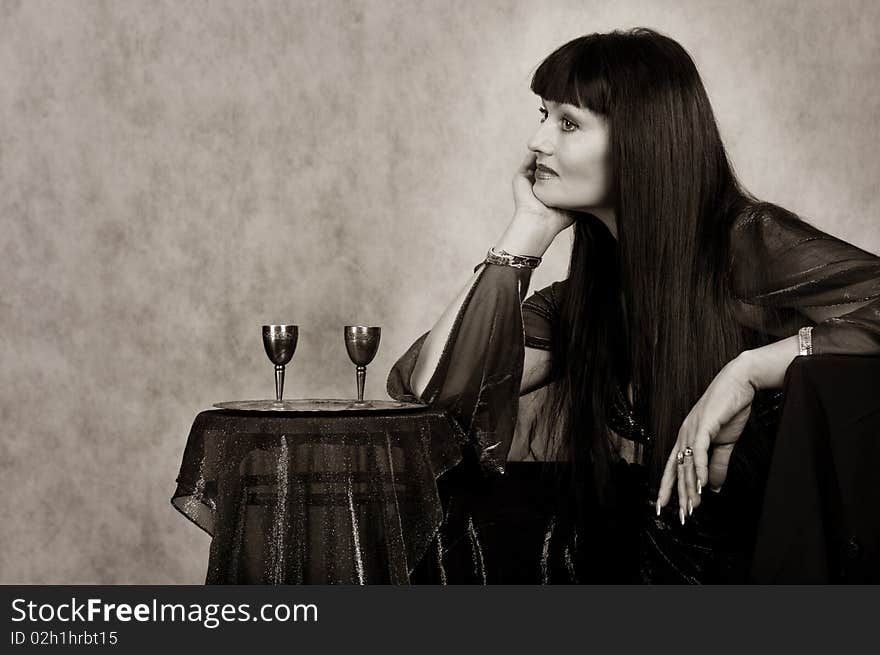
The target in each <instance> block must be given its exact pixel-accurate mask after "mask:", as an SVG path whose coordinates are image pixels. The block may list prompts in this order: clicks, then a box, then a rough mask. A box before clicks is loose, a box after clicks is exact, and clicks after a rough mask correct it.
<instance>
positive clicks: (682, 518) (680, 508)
mask: <svg viewBox="0 0 880 655" xmlns="http://www.w3.org/2000/svg"><path fill="white" fill-rule="evenodd" d="M678 518H680V519H681V524H682V525H684V508H683V507H679V508H678Z"/></svg>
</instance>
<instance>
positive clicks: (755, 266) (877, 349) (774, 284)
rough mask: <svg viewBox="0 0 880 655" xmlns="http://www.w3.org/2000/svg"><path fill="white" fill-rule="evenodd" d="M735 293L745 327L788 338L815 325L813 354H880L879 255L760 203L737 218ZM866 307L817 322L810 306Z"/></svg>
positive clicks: (734, 262)
mask: <svg viewBox="0 0 880 655" xmlns="http://www.w3.org/2000/svg"><path fill="white" fill-rule="evenodd" d="M731 255H732V259H731V264H732V275H731V281H732V288H733V293H734V296H735V297H736V299H737V301H738V303H739V313H740V316H741V319H742V322H743V323H744V324H745V325H747V326H749V327H754V328H756V329H763V330H765V331H766V332H767V333H769V334H773V335H775V336H777V337H780V338H784V337H788V336H791V335H793V334H796V333H797V331H798V329H800V328H801V327H804V326H810V325H812V326H814V327H813V331H812V346H813V353H814V354H864V355H880V257H878V256H877V255H874V254H871V253H869V252H867V251H865V250H862V249H860V248H857V247H856V246H854V245H852V244H849V243H847V242H845V241H842V240H841V239H838V238H836V237H834V236H832V235H830V234H827V233H825V232H822V231H821V230H819V229H818V228H816V227H814V226H812V225H810V224H809V223H808V222H806V221H804V220H802V219H801V218H799V217H798V216H797V215H795V214H793V213H792V212H790V211H788V210H785V209H783V208H781V207H778V206H776V205H772V204H770V203H759V204H757V205H755V206H753V207H752V208H751V209H750V210H749V211H748V212H746V213H744V214H743V215H742V216H740V217H739V218H738V219H737V222H736V224H735V225H734V229H733V232H732V239H731ZM850 303H865V304H864V305H863V306H862V307H858V308H856V309H855V310H853V311H849V312H846V311H845V309H844V310H843V312H844V313H842V314H841V315H837V316H834V317H832V318H828V319H825V320H822V321H820V322H819V323H815V322H814V321H812V320H811V319H810V318H809V317H808V316H807V315H806V314H805V313H804V312H803V310H804V309H808V308H810V307H829V308H830V307H835V306H842V305H848V304H850Z"/></svg>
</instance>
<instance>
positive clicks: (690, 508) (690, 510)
mask: <svg viewBox="0 0 880 655" xmlns="http://www.w3.org/2000/svg"><path fill="white" fill-rule="evenodd" d="M693 515H694V501H692V500H691V499H690V498H688V516H693Z"/></svg>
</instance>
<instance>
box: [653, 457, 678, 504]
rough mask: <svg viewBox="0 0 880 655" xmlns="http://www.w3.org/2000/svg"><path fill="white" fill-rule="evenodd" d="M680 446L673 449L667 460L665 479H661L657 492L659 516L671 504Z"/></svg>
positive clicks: (664, 471)
mask: <svg viewBox="0 0 880 655" xmlns="http://www.w3.org/2000/svg"><path fill="white" fill-rule="evenodd" d="M677 446H678V444H676V448H673V449H672V452H671V453H670V455H669V459H667V460H666V466H665V467H664V469H663V477H662V478H660V490H659V491H658V492H657V515H658V516H659V515H660V508H661V507H665V506H666V503H668V502H669V496H670V495H671V494H672V485H673V484H674V483H675V473H676V462H675V455H676V453H678V448H677Z"/></svg>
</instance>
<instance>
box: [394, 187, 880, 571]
mask: <svg viewBox="0 0 880 655" xmlns="http://www.w3.org/2000/svg"><path fill="white" fill-rule="evenodd" d="M475 271H479V276H478V278H477V280H476V281H475V282H474V284H473V285H472V287H471V289H470V292H469V295H468V297H467V299H466V300H465V302H464V304H463V305H462V308H461V309H460V311H459V313H458V315H457V317H456V320H455V323H454V326H453V329H452V331H451V333H450V336H449V339H448V341H447V343H446V344H445V347H444V350H443V354H442V356H441V358H440V362H439V365H438V366H437V368H436V371H435V373H434V375H433V377H432V379H431V380H430V382H429V384H428V386H427V388H426V389H425V390H424V392H423V393H422V395H421V397H420V398H416V396H415V395H414V393H413V391H412V388H411V386H410V377H411V374H412V371H413V368H414V365H415V362H416V359H417V358H418V355H419V352H420V350H421V347H422V344H423V343H424V340H425V338H426V337H427V334H425V335H422V336H421V337H420V338H419V339H418V340H416V342H415V343H413V344H412V346H411V347H410V348H409V349H408V350H407V352H406V353H404V355H403V356H402V357H401V358H400V359H399V360H398V361H397V363H396V364H395V365H394V367H393V368H392V370H391V373H390V375H389V377H388V393H389V394H390V395H391V396H392V397H393V398H397V399H399V400H421V401H422V402H426V403H428V404H430V405H432V406H437V407H442V408H444V409H446V410H447V411H448V412H449V413H450V415H451V416H452V417H453V418H454V419H455V420H456V421H457V422H458V423H459V424H460V426H461V428H462V429H463V431H464V432H465V433H466V434H467V435H468V436H469V439H470V443H471V447H470V448H468V449H466V451H465V453H464V460H463V461H462V463H461V464H460V465H459V466H457V467H456V468H454V469H453V470H452V471H450V472H448V473H447V474H446V475H444V476H443V477H442V478H441V479H440V480H439V481H438V486H439V488H440V491H441V496H442V498H443V501H444V507H445V520H444V523H443V525H442V527H441V529H440V532H439V533H438V534H437V535H436V538H435V541H434V544H433V547H432V548H431V549H430V550H429V553H428V555H427V556H426V557H425V558H424V559H423V561H422V562H421V563H420V565H419V566H418V568H417V569H416V571H415V572H414V574H413V576H412V580H413V582H415V583H419V582H422V583H434V584H437V583H450V584H455V583H477V584H486V583H489V584H493V583H516V584H534V583H551V584H559V583H741V582H744V581H745V580H746V576H747V572H748V566H749V562H750V556H751V550H752V548H753V544H754V538H755V530H756V524H757V520H758V517H759V513H760V506H761V501H762V495H763V489H764V483H765V480H766V473H767V467H768V465H769V459H770V453H771V452H772V444H773V438H774V435H775V431H776V426H777V423H778V414H779V412H778V410H779V406H780V400H781V391H779V390H761V391H759V392H758V394H757V396H756V398H755V400H754V402H753V405H752V413H751V416H750V418H749V422H748V424H747V426H746V428H745V430H744V431H743V434H742V436H741V437H740V439H739V441H738V443H737V446H736V448H735V449H734V451H733V456H732V459H731V463H730V468H729V471H728V477H727V480H726V482H725V484H724V486H723V488H722V490H721V491H720V492H719V493H712V492H705V493H704V494H703V500H702V505H701V507H700V508H699V510H698V511H697V512H695V513H694V515H693V516H692V517H691V518H690V519H689V520H688V521H687V523H686V525H685V526H681V525H680V523H679V519H678V515H677V510H673V511H669V512H668V513H667V514H666V515H664V516H662V517H660V518H658V517H656V516H655V513H654V507H653V504H652V501H653V499H654V498H655V497H656V489H655V488H651V487H650V486H649V484H648V476H647V468H646V462H647V461H648V458H649V457H650V455H651V451H652V448H653V439H652V436H651V435H650V434H649V433H648V432H647V430H646V429H645V428H644V427H643V422H642V421H641V420H640V417H638V416H636V415H635V414H634V411H633V409H632V407H631V405H630V403H629V401H628V399H627V398H626V397H625V396H624V393H623V391H622V390H621V389H619V388H618V389H617V391H616V394H615V397H616V399H615V401H614V403H613V406H612V407H609V408H608V410H609V411H608V416H609V419H608V427H609V428H610V429H611V430H612V431H613V432H614V433H615V436H617V437H618V439H619V441H618V442H617V443H618V446H619V445H620V444H623V445H624V446H626V445H629V446H630V447H629V448H624V449H621V448H618V449H617V451H616V452H618V453H621V455H620V456H618V457H617V458H616V461H615V463H614V466H613V475H612V484H613V485H614V487H615V489H616V493H615V494H614V497H615V501H614V503H613V505H612V506H610V507H607V506H602V507H600V506H599V504H594V505H592V506H591V507H589V508H587V509H584V508H583V507H582V508H580V509H578V510H576V509H574V508H573V505H572V504H571V503H569V502H568V501H567V499H566V498H565V497H564V493H565V492H564V490H563V489H562V487H560V486H559V485H558V481H559V479H560V478H561V471H564V469H565V464H564V463H563V464H547V463H542V462H523V461H507V457H508V454H509V452H510V449H511V444H512V443H513V441H514V437H515V434H516V430H517V418H518V415H519V409H520V408H519V402H518V401H519V395H520V394H519V389H520V382H521V379H522V374H523V360H524V355H525V348H538V349H542V350H548V351H551V352H552V350H553V343H552V336H551V335H552V329H551V327H552V325H553V322H554V321H555V320H557V318H558V316H559V311H560V307H561V304H562V303H564V302H565V298H566V282H564V281H563V282H555V283H553V284H552V285H550V286H549V287H546V288H544V289H541V290H539V291H537V292H535V293H533V294H532V295H531V296H529V297H528V298H526V295H527V291H528V286H529V281H530V277H531V271H530V270H529V269H517V268H511V267H507V266H498V265H493V264H481V265H479V266H478V267H477V268H476V269H475ZM729 280H730V285H729V286H730V292H731V294H732V296H733V297H734V298H735V299H736V303H737V308H738V309H737V316H738V320H739V322H740V323H741V325H742V326H743V328H744V329H745V330H755V331H756V332H754V334H753V335H752V336H753V337H754V339H753V342H754V343H756V346H760V345H766V344H769V343H772V342H774V341H777V340H779V339H782V338H786V337H789V336H791V335H793V334H796V333H797V331H798V329H799V328H801V327H803V326H807V325H813V326H814V328H813V331H812V345H813V353H814V354H824V353H829V354H831V353H834V354H858V353H860V354H880V258H878V257H877V256H875V255H873V254H871V253H868V252H866V251H864V250H861V249H859V248H857V247H855V246H853V245H851V244H848V243H846V242H844V241H842V240H840V239H838V238H835V237H834V236H831V235H829V234H826V233H824V232H822V231H820V230H818V229H817V228H815V227H813V226H812V225H810V224H809V223H807V222H805V221H803V220H801V219H800V218H799V217H797V216H796V215H794V214H792V213H791V212H788V211H786V210H784V209H782V208H780V207H776V206H774V205H767V204H763V203H762V204H761V205H759V206H755V207H752V208H750V209H749V210H748V211H745V212H743V213H742V214H741V216H740V217H739V218H738V219H737V221H736V222H735V225H734V228H733V232H732V234H731V257H730V261H729ZM866 301H867V302H866ZM850 303H866V304H864V305H863V306H861V307H858V308H857V309H855V310H854V311H848V310H849V309H851V308H850V307H841V308H840V309H841V311H840V314H842V315H837V316H835V317H833V318H828V319H827V320H823V321H821V322H820V323H818V324H815V323H814V322H813V321H811V320H810V319H809V318H808V317H807V316H806V315H804V314H803V313H802V311H801V310H802V309H803V308H807V307H829V308H832V307H834V306H845V305H849V304H850ZM833 313H837V312H833ZM550 384H552V381H551V382H550ZM537 393H540V392H537ZM520 429H523V426H520ZM623 450H626V451H627V452H629V453H631V456H629V457H624V456H623V455H622V453H623ZM632 453H634V455H632ZM672 505H673V506H674V507H676V508H677V503H676V502H673V503H672Z"/></svg>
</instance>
